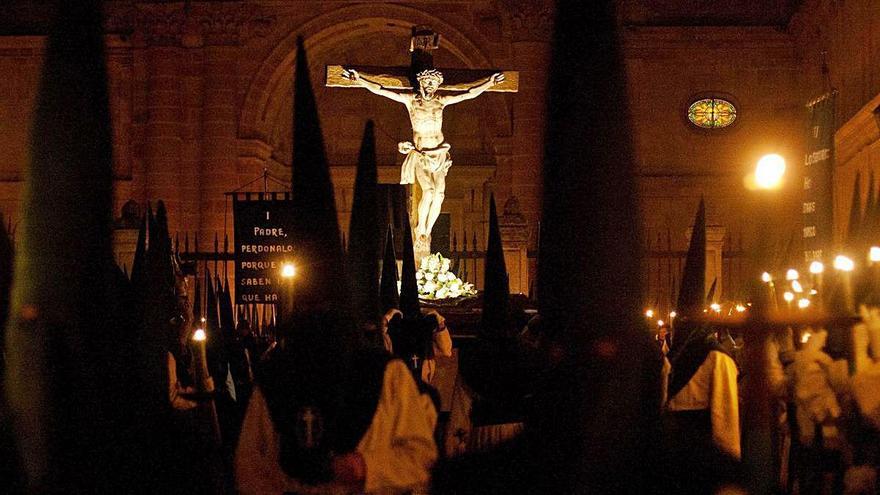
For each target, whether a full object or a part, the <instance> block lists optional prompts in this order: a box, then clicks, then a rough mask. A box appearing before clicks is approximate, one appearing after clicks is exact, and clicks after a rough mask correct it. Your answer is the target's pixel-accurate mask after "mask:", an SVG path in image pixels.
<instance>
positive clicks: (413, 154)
mask: <svg viewBox="0 0 880 495" xmlns="http://www.w3.org/2000/svg"><path fill="white" fill-rule="evenodd" d="M450 148H451V146H450V145H449V143H443V144H441V145H440V146H437V147H436V148H426V149H422V150H420V149H417V148H416V147H415V146H413V144H412V143H410V142H409V141H404V142H402V143H398V149H399V150H400V152H401V153H403V154H405V155H406V158H404V159H403V165H401V166H400V183H401V184H412V183H414V182H415V181H416V167H419V168H421V169H423V170H427V171H428V172H430V173H432V174H436V173H441V174H443V175H446V173H447V172H448V171H449V167H451V166H452V157H451V156H449V149H450Z"/></svg>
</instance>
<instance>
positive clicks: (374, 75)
mask: <svg viewBox="0 0 880 495" xmlns="http://www.w3.org/2000/svg"><path fill="white" fill-rule="evenodd" d="M439 46H440V35H439V34H436V33H434V32H433V31H432V30H431V29H430V28H427V27H424V26H416V27H413V30H412V38H411V40H410V47H409V51H410V52H411V53H412V62H411V63H410V66H409V67H377V66H359V65H352V66H342V65H328V66H327V72H326V75H325V85H326V86H327V87H331V88H351V87H355V88H358V87H360V86H359V85H358V84H357V83H355V82H354V81H351V80H350V79H348V78H347V77H345V76H343V74H342V73H343V71H344V70H345V69H355V70H357V71H358V72H359V73H360V74H361V76H363V77H365V78H367V79H369V80H370V81H373V82H375V83H377V84H379V85H381V86H382V87H383V88H386V89H394V90H402V89H408V90H412V89H413V88H414V87H415V88H418V84H417V83H416V80H415V75H416V74H417V73H419V72H421V71H422V70H425V69H433V68H434V55H433V54H432V53H431V52H432V51H434V50H435V49H437V48H438V47H439ZM438 70H439V71H440V72H442V73H443V84H441V85H440V89H441V90H447V91H467V90H468V89H470V88H472V87H473V86H475V85H476V84H477V83H479V82H480V81H482V80H485V79H486V78H487V77H489V76H491V75H492V74H495V73H496V72H501V73H503V74H504V77H505V79H504V81H503V82H501V83H500V84H497V85H495V86H493V87H491V88H489V89H488V90H487V91H490V92H501V93H516V92H517V91H518V90H519V72H517V71H511V70H505V71H499V70H495V69H438Z"/></svg>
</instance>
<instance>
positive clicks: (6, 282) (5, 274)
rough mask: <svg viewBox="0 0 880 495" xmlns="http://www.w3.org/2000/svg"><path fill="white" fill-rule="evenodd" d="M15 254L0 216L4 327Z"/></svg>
mask: <svg viewBox="0 0 880 495" xmlns="http://www.w3.org/2000/svg"><path fill="white" fill-rule="evenodd" d="M14 254H15V248H14V246H13V243H12V238H11V237H10V236H9V232H8V231H7V230H6V223H5V222H4V221H3V215H2V214H0V325H3V328H5V326H6V320H7V319H8V317H9V302H10V297H11V295H12V267H13V262H14V261H15V260H14ZM4 334H5V332H4V331H3V330H2V329H0V364H2V362H3V358H2V352H3V349H4V345H3V344H4V339H2V336H3V335H4ZM0 374H2V370H0Z"/></svg>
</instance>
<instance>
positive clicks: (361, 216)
mask: <svg viewBox="0 0 880 495" xmlns="http://www.w3.org/2000/svg"><path fill="white" fill-rule="evenodd" d="M376 174H377V172H376V138H375V136H374V131H373V121H372V120H369V121H367V125H366V127H365V128H364V138H363V141H362V142H361V152H360V157H359V158H358V167H357V177H356V178H355V183H354V200H353V201H352V207H351V223H350V225H349V229H348V232H349V235H348V255H347V256H346V263H347V264H346V273H347V275H348V280H349V286H350V288H351V308H352V317H353V318H354V320H355V322H356V323H358V324H359V325H363V324H372V325H375V324H376V321H377V319H378V317H379V301H378V297H379V279H378V278H377V275H378V271H379V249H380V248H381V246H380V243H381V241H382V237H381V236H382V230H381V229H382V224H381V223H380V222H379V203H378V197H377V187H376V180H377V178H376ZM395 290H396V288H395Z"/></svg>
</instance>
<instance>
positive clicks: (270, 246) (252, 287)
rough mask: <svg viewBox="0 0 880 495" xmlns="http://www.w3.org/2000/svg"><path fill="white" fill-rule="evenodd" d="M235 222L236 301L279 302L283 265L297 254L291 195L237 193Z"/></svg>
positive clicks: (235, 198) (234, 203)
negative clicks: (291, 235) (294, 253)
mask: <svg viewBox="0 0 880 495" xmlns="http://www.w3.org/2000/svg"><path fill="white" fill-rule="evenodd" d="M232 211H233V215H234V221H235V301H236V303H237V304H250V303H268V304H273V303H277V302H278V301H279V292H280V291H281V290H282V284H281V281H280V274H281V266H282V264H283V263H284V262H285V261H286V260H288V259H289V258H290V257H291V256H292V254H293V244H291V238H290V237H289V233H290V232H292V229H293V208H292V207H291V201H290V196H289V194H280V193H266V194H262V193H259V194H258V193H240V194H235V195H233V201H232Z"/></svg>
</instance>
